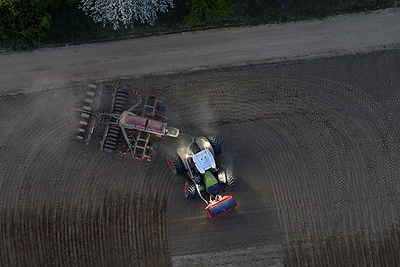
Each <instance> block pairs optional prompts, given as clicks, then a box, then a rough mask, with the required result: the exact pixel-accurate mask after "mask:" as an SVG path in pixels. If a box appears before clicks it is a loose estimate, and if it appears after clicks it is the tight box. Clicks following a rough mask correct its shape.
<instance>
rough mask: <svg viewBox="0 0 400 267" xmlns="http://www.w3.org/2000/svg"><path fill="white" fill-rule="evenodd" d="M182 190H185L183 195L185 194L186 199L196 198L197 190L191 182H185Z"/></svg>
mask: <svg viewBox="0 0 400 267" xmlns="http://www.w3.org/2000/svg"><path fill="white" fill-rule="evenodd" d="M184 189H185V190H184V193H185V198H186V199H194V198H197V195H198V194H197V190H196V185H195V184H194V183H193V182H192V181H186V182H185V188H184Z"/></svg>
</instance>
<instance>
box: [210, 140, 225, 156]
mask: <svg viewBox="0 0 400 267" xmlns="http://www.w3.org/2000/svg"><path fill="white" fill-rule="evenodd" d="M207 139H208V142H210V144H211V147H212V148H213V150H214V156H215V157H217V156H219V155H220V154H221V153H222V147H221V144H220V142H219V141H218V139H217V138H216V137H215V136H207Z"/></svg>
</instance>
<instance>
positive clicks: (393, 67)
mask: <svg viewBox="0 0 400 267" xmlns="http://www.w3.org/2000/svg"><path fill="white" fill-rule="evenodd" d="M391 12H394V11H390V12H389V13H391ZM384 13H385V12H384ZM374 14H375V13H374ZM366 46H369V44H368V43H365V47H366ZM374 47H375V48H376V47H377V46H374ZM352 51H353V50H352ZM356 51H364V50H363V49H361V50H356ZM356 51H353V53H354V52H356ZM8 56H15V57H19V54H16V55H8ZM104 64H105V63H104ZM1 66H2V70H4V69H6V65H5V64H4V61H2V62H1ZM21 68H22V67H21ZM17 70H18V68H16V73H18V71H17ZM77 71H80V69H78V70H77ZM21 72H24V71H22V70H21ZM28 72H29V71H28ZM3 73H4V72H3ZM32 73H36V72H34V71H33V72H32ZM1 75H2V74H0V76H1ZM49 75H50V74H49ZM85 75H87V76H85ZM83 76H85V77H86V78H85V79H86V80H85V79H83V80H82V81H80V82H75V83H69V81H74V80H68V79H67V80H63V81H58V82H60V83H63V84H62V85H57V84H56V83H53V82H52V83H50V84H51V86H52V87H45V86H44V85H41V84H42V83H41V82H38V83H37V84H36V83H35V84H33V85H32V87H30V88H29V90H28V89H27V90H23V92H25V93H24V94H15V93H16V92H21V91H16V89H18V88H19V89H21V88H22V87H20V86H21V85H19V84H18V82H19V81H18V75H16V76H15V79H17V81H16V82H15V84H16V86H15V87H13V86H12V85H11V84H12V83H11V82H10V83H9V84H7V85H3V86H5V90H4V91H2V96H1V97H0V125H1V129H2V130H1V131H0V151H1V153H0V233H1V234H0V266H60V265H65V266H171V265H173V266H208V265H222V266H224V265H225V266H267V265H273V266H282V265H288V266H399V265H400V254H399V253H398V251H399V250H400V179H399V178H400V177H399V173H400V162H399V160H400V157H399V153H398V151H399V149H400V147H399V146H400V145H399V144H400V142H399V137H400V135H399V128H400V119H399V118H398V113H399V111H400V106H399V104H400V50H398V49H397V50H396V49H393V50H388V49H387V50H385V51H376V52H373V53H366V54H359V55H347V56H340V57H331V58H320V59H312V60H297V61H282V62H279V63H271V62H270V63H267V64H247V65H243V66H236V67H229V68H210V69H208V70H198V71H191V72H182V73H174V74H163V75H147V76H142V77H136V76H135V75H133V76H131V77H126V78H123V79H108V78H109V77H107V76H103V77H102V79H103V81H100V82H96V76H93V75H91V74H88V73H87V72H83V73H82V77H83ZM1 77H2V79H4V77H7V76H1ZM31 78H32V77H31ZM49 79H50V78H49ZM50 80H51V79H50ZM26 81H27V80H25V81H24V80H22V83H25V82H26ZM88 81H92V82H94V83H95V84H96V85H97V86H98V87H103V88H104V90H103V96H104V101H105V103H107V102H108V103H109V102H110V101H111V93H112V92H113V91H114V89H116V88H135V89H137V90H141V91H144V92H152V93H155V94H157V95H161V96H164V97H165V101H166V104H167V106H168V121H169V123H170V124H171V125H172V126H175V127H178V128H180V130H181V132H183V133H187V134H191V135H193V136H197V135H200V134H207V133H213V134H216V135H217V136H218V137H219V140H220V141H221V143H222V146H223V155H222V161H223V162H224V166H225V167H226V168H228V169H231V170H233V172H234V174H235V177H236V178H237V183H236V186H235V188H234V190H232V192H231V194H232V195H234V196H235V198H236V200H237V202H238V207H237V208H236V209H235V210H234V211H232V212H229V213H227V214H224V215H223V216H221V217H219V218H216V219H210V218H208V216H207V215H206V212H205V210H204V208H205V205H204V203H203V202H201V201H200V200H194V201H187V200H185V199H184V196H183V184H184V177H176V176H174V175H173V174H172V173H171V172H170V171H169V170H168V167H167V164H166V161H165V159H164V155H165V154H166V153H168V152H171V151H172V150H173V148H174V147H176V145H178V144H179V142H180V140H179V139H177V140H173V139H169V140H158V143H159V149H158V154H157V155H156V156H155V157H154V158H153V161H152V162H151V163H146V162H141V161H138V160H132V159H129V158H124V157H121V156H119V155H116V154H108V153H105V152H102V151H100V150H99V140H100V138H101V131H96V132H95V135H94V137H93V140H92V141H93V142H92V143H91V144H89V145H87V146H85V145H84V144H82V143H80V142H78V141H76V140H74V139H73V137H74V134H75V131H76V128H77V125H78V118H77V116H78V115H79V114H75V113H74V112H72V111H71V108H72V107H73V106H75V107H76V106H78V107H79V106H81V104H82V100H83V98H84V94H85V92H86V89H87V88H88V86H89V84H88ZM8 89H10V90H8ZM31 89H33V92H29V93H26V92H27V91H30V90H31ZM37 89H39V91H36V90H37ZM9 93H13V94H14V95H7V94H9ZM107 98H108V99H107ZM105 108H106V109H107V107H105Z"/></svg>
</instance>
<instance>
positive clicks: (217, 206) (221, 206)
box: [206, 196, 237, 218]
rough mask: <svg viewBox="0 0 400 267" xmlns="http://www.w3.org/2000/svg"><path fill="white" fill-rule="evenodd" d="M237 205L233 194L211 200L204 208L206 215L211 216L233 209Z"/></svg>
mask: <svg viewBox="0 0 400 267" xmlns="http://www.w3.org/2000/svg"><path fill="white" fill-rule="evenodd" d="M236 206H237V203H236V200H235V199H234V198H233V196H224V197H221V198H220V199H218V200H214V201H212V202H211V203H210V204H209V205H208V206H207V207H206V210H207V212H208V215H209V216H210V217H212V218H214V217H218V216H220V215H222V214H224V213H226V212H228V211H230V210H233V209H234V208H235V207H236Z"/></svg>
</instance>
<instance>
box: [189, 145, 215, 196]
mask: <svg viewBox="0 0 400 267" xmlns="http://www.w3.org/2000/svg"><path fill="white" fill-rule="evenodd" d="M193 162H194V165H195V166H196V169H197V170H198V171H199V172H200V173H201V176H202V180H203V182H204V186H205V188H206V189H207V192H208V193H209V194H210V195H211V196H213V197H216V196H218V195H219V194H220V193H221V186H220V184H219V183H218V180H217V178H215V176H214V174H213V173H212V172H211V170H212V169H215V168H216V167H217V165H216V164H215V160H214V156H213V154H212V153H211V151H210V150H209V149H207V148H206V149H204V150H202V151H200V152H197V153H196V154H194V156H193Z"/></svg>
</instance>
